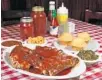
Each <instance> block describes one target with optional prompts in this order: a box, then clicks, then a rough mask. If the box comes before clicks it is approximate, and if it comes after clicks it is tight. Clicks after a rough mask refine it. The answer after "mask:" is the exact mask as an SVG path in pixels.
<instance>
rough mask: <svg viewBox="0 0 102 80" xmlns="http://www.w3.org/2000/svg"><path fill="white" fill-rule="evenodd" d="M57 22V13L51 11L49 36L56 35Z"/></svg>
mask: <svg viewBox="0 0 102 80" xmlns="http://www.w3.org/2000/svg"><path fill="white" fill-rule="evenodd" d="M58 26H59V25H58V21H57V13H56V10H53V11H52V21H51V24H50V34H51V35H57V34H58Z"/></svg>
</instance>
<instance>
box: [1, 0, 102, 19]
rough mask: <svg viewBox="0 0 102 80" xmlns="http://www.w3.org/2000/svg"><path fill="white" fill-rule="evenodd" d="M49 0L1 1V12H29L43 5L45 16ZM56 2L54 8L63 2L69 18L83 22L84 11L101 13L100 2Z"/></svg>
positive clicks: (70, 0)
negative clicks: (34, 7)
mask: <svg viewBox="0 0 102 80" xmlns="http://www.w3.org/2000/svg"><path fill="white" fill-rule="evenodd" d="M49 1H50V0H1V2H2V11H9V10H29V11H31V8H32V7H33V6H36V5H43V6H44V7H45V12H46V14H47V13H48V10H49V4H48V3H49ZM54 1H56V7H57V8H58V7H59V6H61V3H62V2H64V3H65V6H66V7H67V8H68V9H69V17H70V18H74V19H78V20H83V21H84V20H85V9H90V10H93V11H102V0H54Z"/></svg>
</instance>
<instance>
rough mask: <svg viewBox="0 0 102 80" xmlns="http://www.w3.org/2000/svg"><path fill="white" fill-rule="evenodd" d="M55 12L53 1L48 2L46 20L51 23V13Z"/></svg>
mask: <svg viewBox="0 0 102 80" xmlns="http://www.w3.org/2000/svg"><path fill="white" fill-rule="evenodd" d="M53 10H55V1H50V2H49V12H48V20H49V21H50V22H51V21H52V11H53Z"/></svg>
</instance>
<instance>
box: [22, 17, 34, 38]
mask: <svg viewBox="0 0 102 80" xmlns="http://www.w3.org/2000/svg"><path fill="white" fill-rule="evenodd" d="M20 35H21V38H22V40H25V39H27V38H28V37H33V36H34V24H33V19H32V18H31V17H22V18H21V20H20Z"/></svg>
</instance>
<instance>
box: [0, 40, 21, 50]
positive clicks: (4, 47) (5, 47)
mask: <svg viewBox="0 0 102 80" xmlns="http://www.w3.org/2000/svg"><path fill="white" fill-rule="evenodd" d="M5 41H19V42H21V43H22V41H21V40H17V39H5V40H1V48H3V49H7V48H9V47H8V46H3V45H2V43H3V42H5ZM13 46H15V45H13ZM13 46H10V47H13Z"/></svg>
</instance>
